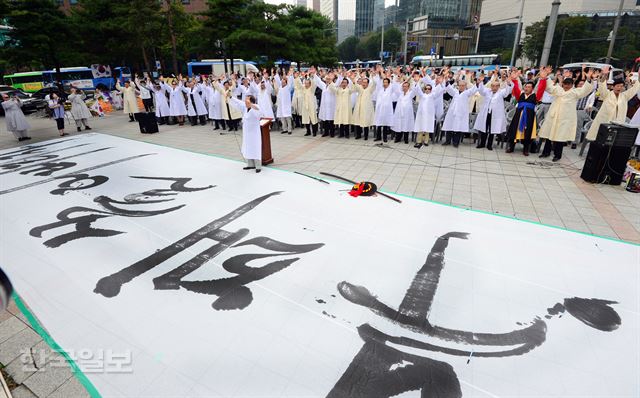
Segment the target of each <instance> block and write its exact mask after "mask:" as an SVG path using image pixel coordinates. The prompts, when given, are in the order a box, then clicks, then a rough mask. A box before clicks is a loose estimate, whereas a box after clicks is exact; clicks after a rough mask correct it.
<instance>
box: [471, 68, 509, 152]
mask: <svg viewBox="0 0 640 398" xmlns="http://www.w3.org/2000/svg"><path fill="white" fill-rule="evenodd" d="M479 80H480V83H479V84H478V92H479V93H480V95H481V96H482V97H483V99H484V100H483V102H482V108H481V110H480V112H479V113H478V116H477V117H476V121H475V123H474V125H473V128H474V129H475V130H477V131H479V132H480V139H478V144H477V145H476V148H484V147H485V146H486V148H487V149H488V150H490V151H492V150H493V137H494V135H496V134H502V133H504V132H505V131H507V114H506V112H505V109H504V99H505V98H506V97H508V96H509V95H511V91H512V90H513V83H511V82H509V84H508V85H507V86H506V87H505V88H500V86H501V83H500V80H491V81H490V82H489V84H490V86H491V88H490V89H488V88H487V87H486V86H485V85H484V84H482V75H480V79H479Z"/></svg>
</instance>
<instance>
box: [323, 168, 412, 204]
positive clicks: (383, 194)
mask: <svg viewBox="0 0 640 398" xmlns="http://www.w3.org/2000/svg"><path fill="white" fill-rule="evenodd" d="M320 174H322V175H325V176H327V177H333V178H337V179H338V180H342V181H345V182H349V183H351V184H354V185H356V184H358V183H357V182H355V181H352V180H350V179H348V178H344V177H340V176H338V175H335V174H331V173H326V172H324V171H321V172H320ZM377 193H379V194H380V195H382V196H384V197H385V198H388V199H391V200H393V201H394V202H398V203H402V201H401V200H400V199H396V198H394V197H393V196H391V195H387V194H386V193H383V192H380V191H377Z"/></svg>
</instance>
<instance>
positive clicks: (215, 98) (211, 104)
mask: <svg viewBox="0 0 640 398" xmlns="http://www.w3.org/2000/svg"><path fill="white" fill-rule="evenodd" d="M204 95H205V98H206V99H207V108H208V110H209V119H211V120H222V97H221V96H220V92H219V91H218V90H216V89H215V88H214V87H213V86H208V85H205V86H204Z"/></svg>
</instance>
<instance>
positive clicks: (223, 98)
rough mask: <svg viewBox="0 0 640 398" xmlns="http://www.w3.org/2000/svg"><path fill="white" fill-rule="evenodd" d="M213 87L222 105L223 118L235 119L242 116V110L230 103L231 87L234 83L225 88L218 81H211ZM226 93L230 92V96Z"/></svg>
mask: <svg viewBox="0 0 640 398" xmlns="http://www.w3.org/2000/svg"><path fill="white" fill-rule="evenodd" d="M212 85H213V88H215V89H216V91H217V92H219V93H220V103H221V106H222V117H223V118H224V120H237V119H241V118H242V112H241V111H239V110H238V109H237V107H234V106H233V105H231V100H232V99H233V98H235V97H233V89H234V86H235V85H233V84H232V85H231V86H230V87H229V89H228V90H225V89H224V87H222V86H221V85H220V84H219V83H218V82H212ZM227 93H232V95H231V98H229V97H228V96H227Z"/></svg>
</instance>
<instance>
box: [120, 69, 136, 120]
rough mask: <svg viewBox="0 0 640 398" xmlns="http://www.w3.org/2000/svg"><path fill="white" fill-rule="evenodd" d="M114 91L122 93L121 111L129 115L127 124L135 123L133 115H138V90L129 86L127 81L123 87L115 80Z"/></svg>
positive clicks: (129, 83)
mask: <svg viewBox="0 0 640 398" xmlns="http://www.w3.org/2000/svg"><path fill="white" fill-rule="evenodd" d="M116 90H118V91H119V92H120V93H122V103H123V105H124V108H123V109H122V111H123V112H124V113H126V114H128V115H129V122H135V121H136V119H135V118H134V117H133V114H134V113H138V112H139V110H138V98H137V97H136V95H137V94H138V90H136V88H135V87H134V86H133V85H132V84H131V82H130V81H129V80H127V81H125V82H124V87H122V86H121V85H120V81H119V80H118V79H117V78H116Z"/></svg>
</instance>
